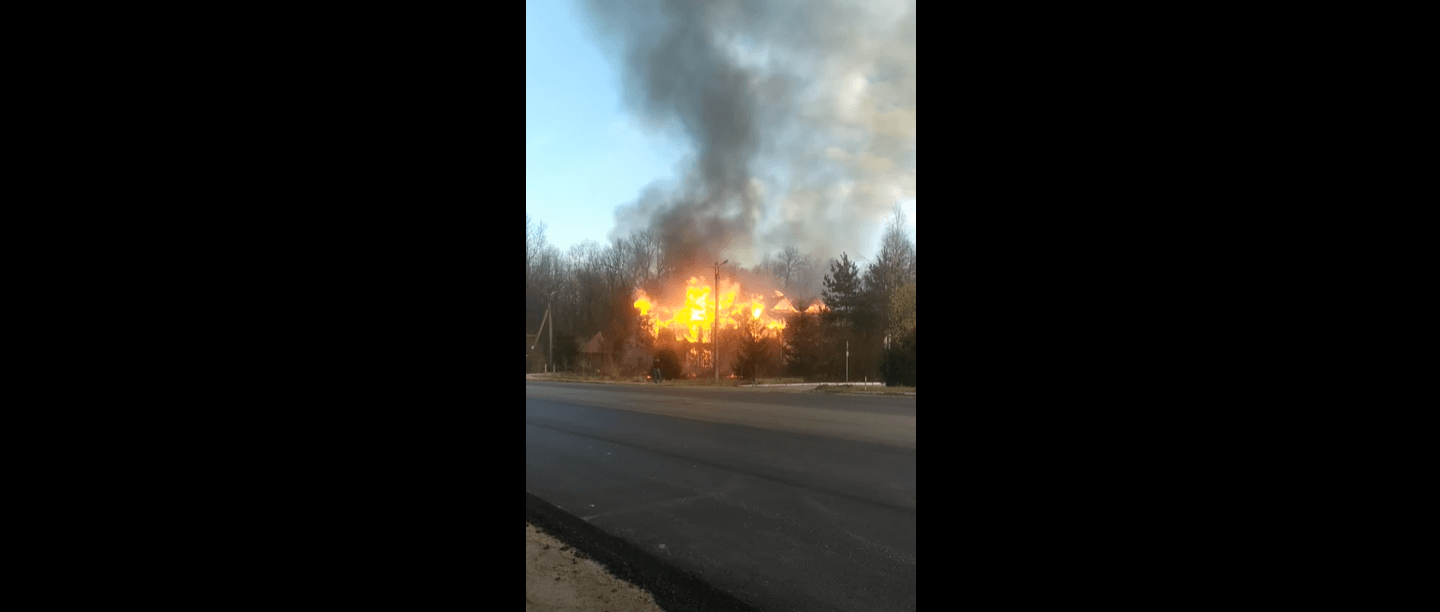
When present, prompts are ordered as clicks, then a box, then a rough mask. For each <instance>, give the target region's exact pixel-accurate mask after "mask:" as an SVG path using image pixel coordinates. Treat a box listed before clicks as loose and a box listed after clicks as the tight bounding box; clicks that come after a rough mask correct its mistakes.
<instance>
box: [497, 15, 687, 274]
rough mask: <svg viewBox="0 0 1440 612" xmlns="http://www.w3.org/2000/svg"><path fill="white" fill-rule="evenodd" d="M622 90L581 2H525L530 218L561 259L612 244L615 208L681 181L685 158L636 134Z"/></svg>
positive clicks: (527, 198) (678, 150)
mask: <svg viewBox="0 0 1440 612" xmlns="http://www.w3.org/2000/svg"><path fill="white" fill-rule="evenodd" d="M619 83H620V74H619V72H618V69H617V66H615V65H614V64H613V63H612V62H610V61H608V60H607V59H606V58H605V56H604V55H603V54H602V53H601V51H600V47H599V46H598V45H597V44H596V43H595V41H594V40H593V39H592V38H591V35H590V33H589V32H588V31H586V29H585V25H584V24H583V22H582V21H581V20H580V18H579V17H578V15H577V7H576V6H575V5H574V2H573V0H526V2H525V211H526V212H527V213H529V214H530V216H531V217H534V218H536V219H538V220H539V221H541V222H544V223H545V224H546V226H547V229H546V231H545V236H546V239H547V240H548V241H549V242H550V243H551V244H554V245H556V246H558V247H560V248H561V249H562V250H566V249H569V248H570V246H571V245H574V244H578V243H580V242H581V241H584V240H586V239H590V240H594V241H596V242H598V243H601V244H604V243H605V242H606V241H607V238H608V234H609V232H610V229H611V228H612V227H614V225H615V216H614V211H615V207H616V206H618V205H620V204H624V203H626V202H630V201H633V200H634V199H635V198H636V196H638V195H639V194H640V191H641V189H643V188H644V187H645V186H646V185H648V184H649V183H651V182H653V181H655V180H656V179H665V178H670V177H672V176H674V175H675V165H676V163H678V161H679V160H680V158H681V156H682V155H683V153H684V152H685V150H686V149H685V148H684V147H682V146H679V145H678V143H666V142H664V141H661V140H658V139H654V138H649V137H646V136H645V135H643V134H641V133H640V131H639V130H637V129H635V127H634V124H633V123H632V122H631V120H630V118H629V117H628V116H627V115H626V114H625V113H624V111H623V110H622V109H621V106H620V88H619Z"/></svg>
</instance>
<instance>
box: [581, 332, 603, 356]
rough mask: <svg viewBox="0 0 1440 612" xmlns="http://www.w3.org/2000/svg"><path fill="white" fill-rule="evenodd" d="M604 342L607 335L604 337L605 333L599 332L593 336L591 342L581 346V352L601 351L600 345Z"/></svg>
mask: <svg viewBox="0 0 1440 612" xmlns="http://www.w3.org/2000/svg"><path fill="white" fill-rule="evenodd" d="M603 342H605V337H604V336H603V335H601V334H598V333H597V334H595V337H594V338H591V339H590V341H589V342H586V343H585V346H584V347H581V349H580V352H582V353H598V352H600V345H601V344H602V343H603Z"/></svg>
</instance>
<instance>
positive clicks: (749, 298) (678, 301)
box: [634, 277, 825, 374]
mask: <svg viewBox="0 0 1440 612" xmlns="http://www.w3.org/2000/svg"><path fill="white" fill-rule="evenodd" d="M769 293H770V294H769V295H767V294H766V293H749V292H746V291H744V290H743V288H742V287H741V286H740V284H739V283H737V282H733V281H729V280H727V279H721V284H720V288H719V291H718V292H717V291H716V288H715V287H712V286H711V285H710V284H709V283H705V282H703V281H702V280H701V279H700V278H699V277H691V278H690V279H689V280H688V281H687V282H686V284H685V287H684V289H683V293H682V292H680V291H676V292H675V295H674V297H673V299H672V300H670V301H669V305H667V303H666V302H665V301H663V300H657V299H654V298H652V297H651V296H650V295H649V294H648V293H646V292H645V291H643V290H639V291H636V296H635V303H634V306H635V309H636V310H637V311H639V314H640V318H641V321H642V322H644V323H645V325H646V327H647V331H648V332H650V335H651V337H652V338H654V339H655V342H656V346H657V347H669V348H671V349H672V350H674V351H675V354H676V356H677V357H679V358H680V361H681V367H682V369H683V370H684V371H685V372H686V373H687V374H703V373H704V372H707V371H709V372H713V371H714V367H715V364H714V362H713V361H712V359H713V354H712V352H713V350H714V344H713V343H714V340H715V338H714V334H715V328H716V319H717V318H718V319H719V329H720V340H721V341H720V350H721V352H722V359H723V355H724V353H725V352H726V351H727V350H732V351H733V346H732V345H733V337H734V336H737V335H738V332H740V331H741V329H742V328H741V326H742V325H743V326H745V328H746V330H745V331H753V332H754V333H758V334H759V335H760V336H761V337H766V338H774V339H776V340H779V339H780V338H781V331H782V330H784V329H785V317H786V316H787V315H790V314H792V313H795V312H797V310H796V309H795V307H794V306H793V305H792V304H791V303H790V299H789V298H787V297H786V296H785V294H784V293H783V292H781V291H778V290H771V291H770V292H769ZM717 300H718V304H717ZM824 309H825V305H824V304H823V303H821V302H820V301H819V300H815V301H814V302H812V303H811V304H810V305H809V306H808V307H806V309H805V311H806V312H809V313H819V312H821V311H822V310H824ZM717 314H718V317H717ZM727 330H735V332H737V333H736V334H726V331H727ZM732 354H733V353H732ZM728 369H729V368H728V367H726V364H725V363H721V370H722V371H726V373H728Z"/></svg>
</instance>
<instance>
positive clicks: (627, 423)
mask: <svg viewBox="0 0 1440 612" xmlns="http://www.w3.org/2000/svg"><path fill="white" fill-rule="evenodd" d="M525 489H526V492H527V493H528V494H530V495H533V496H534V497H537V498H539V499H540V500H544V501H545V502H548V503H549V504H551V505H553V506H554V507H556V508H558V509H560V510H563V511H564V513H567V514H569V515H573V516H575V517H579V519H580V520H583V521H585V522H586V523H588V525H590V526H594V527H595V528H598V530H599V531H600V532H603V533H604V534H608V535H610V536H614V537H616V538H619V539H620V540H623V541H624V542H625V543H626V544H629V545H633V549H634V550H638V551H647V552H648V553H649V554H650V555H653V556H655V557H656V558H657V559H660V560H663V561H665V562H666V563H667V564H669V565H671V566H673V567H676V568H679V569H680V570H682V571H683V572H685V573H687V574H690V575H693V576H695V577H698V578H699V579H700V580H703V581H704V582H705V583H708V585H709V586H711V587H713V588H714V589H715V590H717V591H719V592H723V593H725V594H728V595H730V596H733V597H734V598H735V599H737V600H739V601H741V602H743V603H745V604H748V605H749V606H752V607H753V608H755V609H759V610H766V611H769V610H775V611H778V610H803V611H810V610H852V611H856V612H862V611H864V612H870V611H888V610H914V609H915V400H914V398H913V397H907V398H896V397H866V396H842V395H820V394H796V393H765V392H762V391H750V390H739V389H684V388H660V387H647V386H619V385H616V386H608V385H589V384H573V383H572V384H564V383H540V382H529V381H527V382H526V384H525Z"/></svg>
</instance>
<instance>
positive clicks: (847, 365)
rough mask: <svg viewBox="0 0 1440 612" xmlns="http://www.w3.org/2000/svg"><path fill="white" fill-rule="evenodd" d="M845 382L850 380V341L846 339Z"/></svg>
mask: <svg viewBox="0 0 1440 612" xmlns="http://www.w3.org/2000/svg"><path fill="white" fill-rule="evenodd" d="M845 382H847V383H848V382H850V341H849V340H846V341H845Z"/></svg>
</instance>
